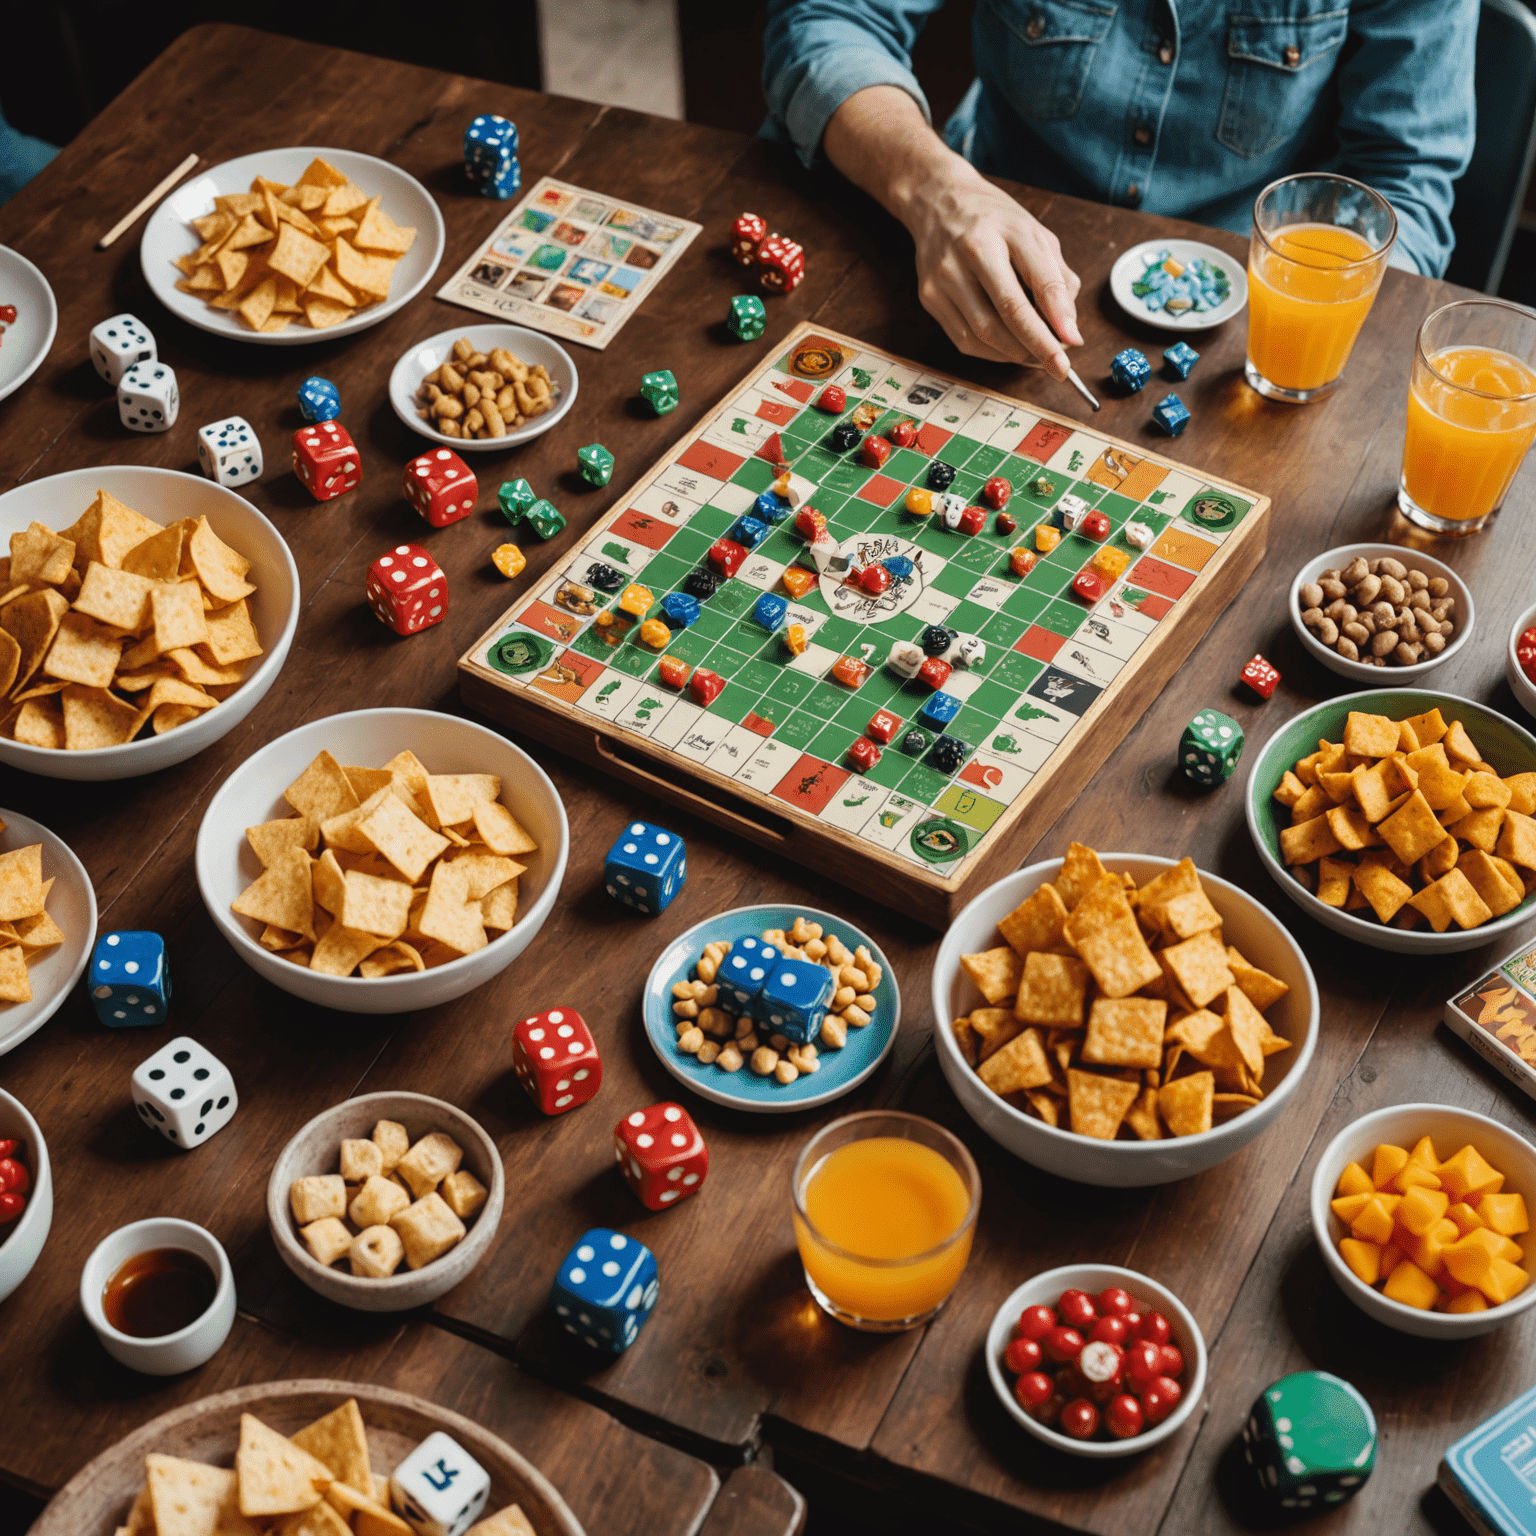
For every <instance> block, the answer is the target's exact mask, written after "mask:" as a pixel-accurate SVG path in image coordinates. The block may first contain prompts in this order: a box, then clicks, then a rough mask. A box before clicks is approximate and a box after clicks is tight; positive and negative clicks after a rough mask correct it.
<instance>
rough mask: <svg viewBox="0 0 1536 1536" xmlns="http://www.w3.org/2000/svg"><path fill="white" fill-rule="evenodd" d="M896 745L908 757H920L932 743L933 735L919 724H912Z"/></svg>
mask: <svg viewBox="0 0 1536 1536" xmlns="http://www.w3.org/2000/svg"><path fill="white" fill-rule="evenodd" d="M897 745H898V746H899V747H900V748H901V750H902V751H903V752H905V753H906V754H907V755H908V756H909V757H921V756H922V755H923V753H924V752H926V751H927V750H928V748H929V747H931V746H932V745H933V736H932V735H931V734H930V733H929V732H928V731H925V730H924V729H923V728H922V727H921V726H920V725H914V726H913V727H912V728H911V730H909V731H908V732H907V733H906V735H905V736H903V737H902V738H901V740H900V741H899V742H898V743H897Z"/></svg>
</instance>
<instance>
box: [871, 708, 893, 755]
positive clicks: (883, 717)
mask: <svg viewBox="0 0 1536 1536" xmlns="http://www.w3.org/2000/svg"><path fill="white" fill-rule="evenodd" d="M900 727H901V720H900V718H899V717H898V716H896V715H893V714H892V713H891V712H890V710H888V709H877V710H876V711H875V712H874V714H873V715H872V716H870V721H869V724H868V725H866V726H865V727H864V734H865V735H866V736H868V737H869V738H870V739H871V740H872V741H878V742H879V743H880V744H881V745H882V746H886V745H888V744H889V743H890V741H891V739H892V738H893V737H894V736H895V735H896V732H897V730H899V729H900Z"/></svg>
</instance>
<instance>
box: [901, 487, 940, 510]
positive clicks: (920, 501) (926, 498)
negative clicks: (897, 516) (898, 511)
mask: <svg viewBox="0 0 1536 1536" xmlns="http://www.w3.org/2000/svg"><path fill="white" fill-rule="evenodd" d="M902 505H903V506H904V507H905V508H906V509H907V511H908V512H910V513H911V514H912V516H913V517H927V516H928V515H929V514H930V513H931V512H932V511H933V492H932V491H925V490H924V489H923V488H922V486H920V485H914V486H913V487H912V488H911V489H910V490H909V491H908V492H907V499H906V500H905V501H904V502H903V503H902Z"/></svg>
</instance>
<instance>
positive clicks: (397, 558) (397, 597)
mask: <svg viewBox="0 0 1536 1536" xmlns="http://www.w3.org/2000/svg"><path fill="white" fill-rule="evenodd" d="M363 590H364V591H365V592H366V593H367V595H368V606H369V607H370V608H372V609H373V612H374V615H375V617H377V618H378V620H379V622H380V623H381V624H387V625H388V626H389V627H390V628H391V629H392V630H394V632H395V633H396V634H397V635H414V634H415V633H416V632H417V631H418V630H422V629H426V628H427V626H428V625H430V624H440V623H442V621H443V617H444V615H445V614H447V612H448V578H447V577H446V576H444V575H443V571H442V567H441V566H439V565H438V563H437V561H436V560H434V559H433V558H432V556H431V555H429V554H428V553H427V552H426V550H424V549H423V548H422V547H421V546H420V545H419V544H397V545H396V546H395V547H394V548H393V549H392V550H390V552H389V553H388V554H387V555H380V556H379V558H378V559H377V560H375V561H374V562H373V564H372V565H370V566H369V567H368V581H367V583H366V585H365V586H364V589H363Z"/></svg>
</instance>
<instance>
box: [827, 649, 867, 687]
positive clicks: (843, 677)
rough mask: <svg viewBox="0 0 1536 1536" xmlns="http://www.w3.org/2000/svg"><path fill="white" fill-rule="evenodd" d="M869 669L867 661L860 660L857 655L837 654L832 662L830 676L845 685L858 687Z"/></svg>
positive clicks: (861, 684) (862, 682)
mask: <svg viewBox="0 0 1536 1536" xmlns="http://www.w3.org/2000/svg"><path fill="white" fill-rule="evenodd" d="M870 670H871V669H870V666H869V663H868V662H864V661H860V660H859V658H858V657H857V656H839V657H838V658H837V660H836V661H834V662H833V663H832V678H833V680H834V681H835V682H839V683H842V684H843V685H844V686H845V687H848V688H860V687H862V686H863V684H864V680H865V678H867V677H868V676H869V674H870Z"/></svg>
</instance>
